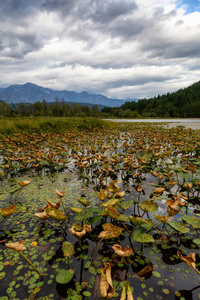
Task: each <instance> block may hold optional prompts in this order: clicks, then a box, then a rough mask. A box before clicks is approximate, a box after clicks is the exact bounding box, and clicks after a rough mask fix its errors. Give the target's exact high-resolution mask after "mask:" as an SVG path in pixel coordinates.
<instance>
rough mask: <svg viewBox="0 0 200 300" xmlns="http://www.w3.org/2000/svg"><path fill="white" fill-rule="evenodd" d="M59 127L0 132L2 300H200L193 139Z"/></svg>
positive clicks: (123, 128) (149, 127) (198, 179)
mask: <svg viewBox="0 0 200 300" xmlns="http://www.w3.org/2000/svg"><path fill="white" fill-rule="evenodd" d="M59 121H61V123H60V124H59V122H57V121H56V120H46V121H45V122H46V125H47V124H48V122H49V124H51V125H49V127H48V126H46V131H44V128H45V127H44V128H42V126H41V124H42V120H40V119H38V124H37V127H36V124H34V125H33V123H31V122H32V119H30V120H27V119H25V120H23V119H22V124H21V126H18V127H17V126H15V125H13V123H9V124H8V125H7V126H8V127H7V130H4V131H3V129H1V139H0V149H1V150H0V151H1V152H0V159H1V160H0V180H1V185H0V197H1V199H0V217H1V219H0V222H1V223H0V283H1V285H0V295H1V299H15V300H17V299H22V298H23V299H41V300H42V299H72V300H76V299H112V298H113V299H120V300H126V299H129V300H132V299H137V300H145V299H153V300H155V299H164V300H168V299H169V300H171V299H179V300H184V299H185V300H188V299H200V289H199V288H200V277H199V275H200V257H199V247H200V238H199V229H200V218H199V214H200V210H199V195H200V170H199V166H200V143H199V134H200V131H199V130H191V129H184V127H182V126H178V127H177V128H172V129H166V128H163V127H161V126H160V125H154V124H150V123H148V124H140V123H134V124H112V123H106V122H105V123H104V122H103V121H100V120H93V119H92V120H84V119H79V120H70V121H69V123H67V121H66V120H65V119H63V120H62V119H59ZM10 122H14V121H13V120H11V121H10ZM23 122H24V124H23ZM29 122H30V124H29ZM43 122H44V121H43ZM70 122H71V123H70ZM28 124H29V125H28ZM72 124H73V125H72ZM75 124H76V126H74V125H75ZM9 126H10V127H11V128H12V126H14V128H15V129H16V128H17V129H16V130H14V131H13V133H12V134H10V131H9V129H8V128H9ZM57 126H58V127H57ZM193 297H194V298H193Z"/></svg>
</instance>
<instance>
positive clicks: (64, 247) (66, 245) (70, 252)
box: [62, 242, 75, 257]
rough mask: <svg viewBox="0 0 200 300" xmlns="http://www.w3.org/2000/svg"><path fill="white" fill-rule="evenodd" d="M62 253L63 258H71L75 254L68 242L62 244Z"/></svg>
mask: <svg viewBox="0 0 200 300" xmlns="http://www.w3.org/2000/svg"><path fill="white" fill-rule="evenodd" d="M62 251H63V254H64V256H66V257H71V256H72V255H73V254H74V253H75V251H74V245H73V244H72V243H70V242H63V244H62Z"/></svg>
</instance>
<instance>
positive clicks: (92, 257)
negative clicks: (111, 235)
mask: <svg viewBox="0 0 200 300" xmlns="http://www.w3.org/2000/svg"><path fill="white" fill-rule="evenodd" d="M103 239H104V238H102V239H100V241H98V243H97V244H96V247H95V248H94V251H93V253H92V257H91V263H93V258H94V253H95V251H96V249H97V247H98V246H99V244H100V243H101V242H102V241H103Z"/></svg>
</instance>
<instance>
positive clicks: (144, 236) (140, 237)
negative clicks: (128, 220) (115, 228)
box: [132, 227, 155, 243]
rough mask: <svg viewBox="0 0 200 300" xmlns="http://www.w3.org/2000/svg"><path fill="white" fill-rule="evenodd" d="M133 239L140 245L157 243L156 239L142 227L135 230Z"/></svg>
mask: <svg viewBox="0 0 200 300" xmlns="http://www.w3.org/2000/svg"><path fill="white" fill-rule="evenodd" d="M132 238H133V239H134V240H135V241H137V242H140V243H153V242H154V241H155V240H154V238H153V237H152V236H151V235H150V234H149V233H146V230H145V229H144V228H142V227H139V228H135V229H134V230H133V233H132Z"/></svg>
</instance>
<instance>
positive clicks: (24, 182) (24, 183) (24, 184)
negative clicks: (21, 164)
mask: <svg viewBox="0 0 200 300" xmlns="http://www.w3.org/2000/svg"><path fill="white" fill-rule="evenodd" d="M30 183H31V180H24V181H19V182H18V184H19V185H20V186H21V187H25V186H27V185H28V184H30Z"/></svg>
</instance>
